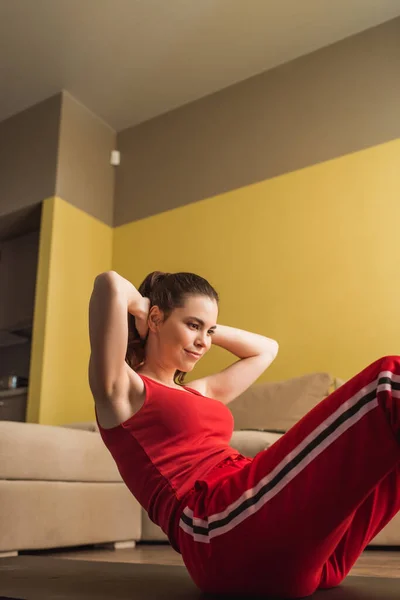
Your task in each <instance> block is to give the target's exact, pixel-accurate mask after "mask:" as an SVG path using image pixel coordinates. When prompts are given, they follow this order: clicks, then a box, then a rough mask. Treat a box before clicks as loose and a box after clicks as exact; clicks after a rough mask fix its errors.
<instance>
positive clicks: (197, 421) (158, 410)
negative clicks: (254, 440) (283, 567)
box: [96, 375, 239, 551]
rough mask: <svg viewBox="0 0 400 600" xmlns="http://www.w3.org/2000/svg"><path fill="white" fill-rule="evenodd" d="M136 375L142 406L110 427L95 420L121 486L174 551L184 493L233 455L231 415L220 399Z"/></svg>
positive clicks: (235, 453)
mask: <svg viewBox="0 0 400 600" xmlns="http://www.w3.org/2000/svg"><path fill="white" fill-rule="evenodd" d="M140 377H141V378H142V380H143V383H144V386H145V392H146V393H145V401H144V404H143V406H142V408H140V410H139V411H138V412H137V413H136V414H135V415H133V416H132V417H130V418H129V419H127V420H126V421H124V422H123V423H121V424H120V425H117V426H116V427H112V428H111V429H103V428H102V427H101V425H100V424H99V422H98V420H97V423H98V426H99V430H100V434H101V437H102V439H103V441H104V443H105V445H106V446H107V448H108V450H109V451H110V453H111V455H112V456H113V458H114V460H115V462H116V465H117V467H118V470H119V472H120V474H121V477H122V479H123V480H124V482H125V483H126V485H127V487H128V488H129V489H130V491H131V492H132V494H133V495H134V496H135V498H136V499H137V501H138V502H139V504H141V506H142V507H143V508H144V509H145V510H146V511H147V513H148V515H149V517H150V519H151V520H152V521H153V522H154V523H156V524H157V525H159V526H160V527H161V529H162V530H163V531H164V533H165V534H166V535H167V536H168V538H169V540H170V543H171V545H172V546H173V547H174V548H175V549H176V550H178V551H179V549H178V548H177V544H176V540H175V539H174V538H175V535H174V531H175V526H174V525H175V522H176V518H177V514H176V513H177V511H179V509H180V507H181V506H182V500H184V498H185V495H187V493H188V492H190V491H191V490H192V489H193V487H194V484H195V482H196V481H197V480H198V479H201V478H203V477H205V475H206V474H207V473H208V472H209V471H210V470H211V469H213V467H215V466H216V465H217V464H218V463H219V462H221V461H222V460H224V459H226V458H228V457H229V456H230V457H236V456H239V453H238V452H237V451H236V450H234V449H233V448H231V447H230V446H229V442H230V439H231V437H232V433H233V416H232V413H231V412H230V410H229V409H228V408H227V407H226V406H225V405H224V404H223V403H222V402H220V401H218V400H213V399H212V398H207V397H206V396H203V395H202V394H200V393H199V392H197V391H196V390H192V389H191V388H189V387H187V386H185V387H184V388H183V389H182V390H179V389H173V388H170V387H168V386H166V385H164V384H161V383H158V382H157V381H154V380H153V379H150V378H148V377H146V376H145V375H140ZM96 419H97V415H96ZM182 508H183V506H182Z"/></svg>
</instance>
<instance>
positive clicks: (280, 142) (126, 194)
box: [114, 18, 400, 225]
mask: <svg viewBox="0 0 400 600" xmlns="http://www.w3.org/2000/svg"><path fill="white" fill-rule="evenodd" d="M399 136H400V18H398V19H395V20H393V21H389V22H387V23H384V24H383V25H380V26H378V27H375V28H373V29H370V30H368V31H365V32H363V33H361V34H358V35H356V36H353V37H350V38H347V39H345V40H343V41H340V42H338V43H336V44H333V45H332V46H329V47H326V48H323V49H321V50H318V51H316V52H314V53H312V54H309V55H307V56H303V57H301V58H299V59H296V60H294V61H292V62H290V63H287V64H285V65H283V66H280V67H278V68H276V69H273V70H271V71H268V72H265V73H263V74H261V75H257V76H256V77H252V78H251V79H248V80H246V81H244V82H241V83H239V84H236V85H234V86H232V87H230V88H227V89H225V90H222V91H221V92H218V93H215V94H213V95H211V96H208V97H206V98H203V99H201V100H198V101H196V102H193V103H191V104H188V105H186V106H184V107H181V108H179V109H177V110H175V111H173V112H170V113H167V114H165V115H162V116H160V117H157V118H155V119H152V120H151V121H148V122H146V123H142V124H140V125H138V126H136V127H132V128H129V129H126V130H124V131H122V132H121V133H119V134H118V136H117V140H118V148H119V150H120V151H121V166H120V167H118V170H117V179H116V194H115V217H114V224H115V225H122V224H124V223H127V222H130V221H133V220H135V219H141V218H143V217H146V216H148V215H153V214H156V213H159V212H162V211H165V210H168V209H172V208H175V207H178V206H182V205H185V204H188V203H190V202H195V201H197V200H201V199H203V198H208V197H212V196H214V195H216V194H220V193H222V192H225V191H228V190H232V189H235V188H238V187H241V186H245V185H249V184H251V183H254V182H257V181H261V180H264V179H267V178H270V177H274V176H276V175H279V174H282V173H285V172H289V171H293V170H296V169H300V168H302V167H306V166H308V165H313V164H315V163H318V162H321V161H326V160H328V159H331V158H334V157H337V156H340V155H343V154H348V153H350V152H354V151H357V150H360V149H363V148H367V147H369V146H373V145H375V144H379V143H382V142H386V141H389V140H391V139H395V138H397V137H399Z"/></svg>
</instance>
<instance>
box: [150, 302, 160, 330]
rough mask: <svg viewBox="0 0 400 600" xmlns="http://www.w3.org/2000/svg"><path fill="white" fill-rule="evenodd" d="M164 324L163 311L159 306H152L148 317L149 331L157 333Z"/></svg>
mask: <svg viewBox="0 0 400 600" xmlns="http://www.w3.org/2000/svg"><path fill="white" fill-rule="evenodd" d="M162 322H163V311H162V310H160V309H159V308H158V306H152V307H151V309H150V312H149V317H148V323H149V330H150V331H152V332H153V333H155V332H156V331H157V330H158V327H159V325H160V324H161V323H162Z"/></svg>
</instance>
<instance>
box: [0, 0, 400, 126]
mask: <svg viewBox="0 0 400 600" xmlns="http://www.w3.org/2000/svg"><path fill="white" fill-rule="evenodd" d="M399 15H400V1H399V0H301V1H300V0H0V47H1V51H0V78H1V79H0V120H3V119H5V118H7V117H8V116H10V115H12V114H14V113H17V112H19V111H21V110H23V109H24V108H27V107H28V106H31V105H33V104H35V103H37V102H39V101H41V100H44V99H45V98H47V97H49V96H51V95H53V94H55V93H57V92H59V91H61V90H62V89H65V90H67V91H68V92H70V93H71V94H72V95H73V96H74V97H75V98H76V99H77V100H79V101H80V102H82V103H83V104H85V105H86V106H87V107H88V108H89V109H90V110H92V111H93V112H94V113H96V114H97V115H99V116H100V117H101V118H102V119H103V120H104V121H105V122H107V123H108V124H109V125H110V126H111V127H112V128H113V129H116V130H117V131H119V130H121V129H125V128H126V127H129V126H131V125H134V124H137V123H139V122H141V121H144V120H147V119H150V118H151V117H154V116H156V115H159V114H161V113H164V112H167V111H169V110H171V109H173V108H176V107H178V106H181V105H183V104H186V103H188V102H191V101H193V100H196V99H198V98H201V97H203V96H206V95H208V94H211V93H212V92H215V91H217V90H220V89H222V88H224V87H227V86H229V85H232V84H233V83H236V82H238V81H241V80H243V79H246V78H248V77H251V76H252V75H255V74H257V73H260V72H262V71H264V70H266V69H270V68H271V67H274V66H277V65H279V64H282V63H284V62H287V61H289V60H291V59H293V58H296V57H298V56H301V55H303V54H307V53H309V52H312V51H313V50H316V49H318V48H321V47H323V46H326V45H329V44H331V43H333V42H335V41H338V40H340V39H343V38H345V37H348V36H350V35H353V34H355V33H358V32H360V31H363V30H365V29H368V28H370V27H373V26H374V25H378V24H379V23H383V22H384V21H388V20H390V19H392V18H394V17H396V16H399ZM343 68H345V65H343Z"/></svg>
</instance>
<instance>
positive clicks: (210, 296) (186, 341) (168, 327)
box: [126, 271, 219, 383]
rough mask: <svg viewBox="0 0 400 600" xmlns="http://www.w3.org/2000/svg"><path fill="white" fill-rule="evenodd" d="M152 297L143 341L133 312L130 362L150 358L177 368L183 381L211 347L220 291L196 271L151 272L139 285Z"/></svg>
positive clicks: (130, 330)
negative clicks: (186, 374)
mask: <svg viewBox="0 0 400 600" xmlns="http://www.w3.org/2000/svg"><path fill="white" fill-rule="evenodd" d="M138 290H139V292H140V294H141V295H142V296H145V297H146V298H149V300H150V311H149V319H148V323H149V333H148V336H147V339H146V340H145V341H141V340H140V338H139V334H138V332H137V329H136V327H135V319H134V317H133V316H132V315H129V321H128V323H129V338H128V348H127V353H126V362H127V363H128V364H129V365H130V366H131V367H132V368H133V369H134V368H136V367H138V366H139V365H141V364H142V363H143V362H145V360H146V357H147V358H148V359H149V360H150V359H151V360H152V361H156V362H157V363H158V366H162V367H164V368H165V369H174V370H175V377H174V379H175V380H176V381H177V382H178V383H182V382H183V377H184V374H185V373H186V372H188V371H191V370H192V369H193V367H194V366H195V364H196V363H197V362H198V360H199V359H200V358H201V357H202V356H203V355H204V354H205V353H206V352H207V351H208V350H209V348H210V346H211V338H212V335H213V331H214V329H215V326H216V321H217V316H218V301H219V298H218V294H217V292H216V291H215V289H214V288H213V287H212V286H211V285H210V284H209V283H208V281H207V280H206V279H204V278H203V277H200V276H199V275H195V274H194V273H162V272H160V271H154V272H153V273H150V274H149V275H148V276H147V277H146V278H145V279H144V281H143V282H142V284H141V285H140V287H139V288H138Z"/></svg>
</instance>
